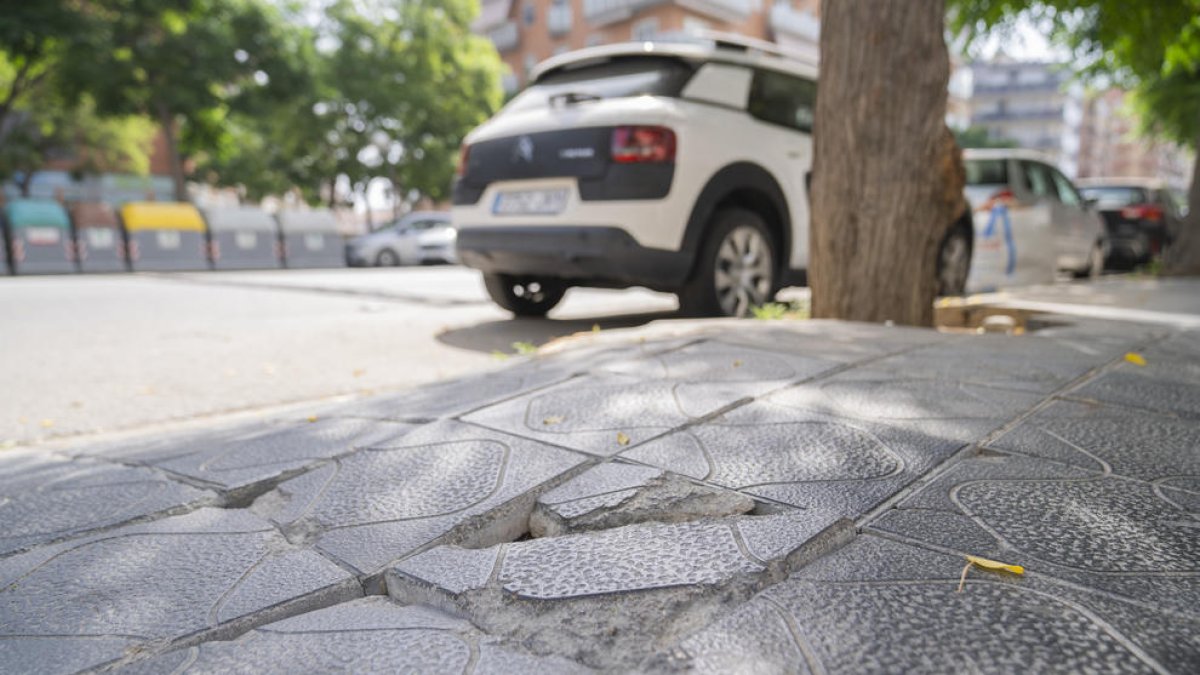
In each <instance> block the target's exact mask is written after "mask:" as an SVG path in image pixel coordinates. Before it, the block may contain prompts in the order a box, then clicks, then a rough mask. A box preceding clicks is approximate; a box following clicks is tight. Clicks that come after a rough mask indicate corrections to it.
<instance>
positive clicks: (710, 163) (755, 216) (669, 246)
mask: <svg viewBox="0 0 1200 675" xmlns="http://www.w3.org/2000/svg"><path fill="white" fill-rule="evenodd" d="M816 77H817V68H816V66H815V65H813V64H808V63H803V62H800V61H796V60H792V59H789V58H787V57H785V56H784V55H782V54H781V53H779V52H777V51H774V49H773V47H772V46H769V45H767V44H766V43H755V42H751V41H738V42H732V41H728V40H724V39H719V40H718V39H714V40H705V41H693V42H655V43H649V42H647V43H627V44H619V45H609V46H603V47H594V48H589V49H583V50H580V51H576V52H572V53H569V54H564V55H561V56H558V57H555V58H552V59H550V60H548V61H546V62H544V63H543V64H541V65H540V66H539V67H538V69H537V70H536V71H535V72H534V76H533V80H532V84H531V85H530V86H529V87H528V88H527V89H525V90H524V91H523V92H521V93H520V94H519V95H518V96H516V97H515V98H514V99H513V100H512V101H511V102H509V103H508V105H506V106H505V107H504V108H503V109H502V110H501V111H500V112H498V113H497V114H496V115H495V116H494V117H492V118H491V119H490V120H488V121H487V122H485V123H484V124H483V125H481V126H480V127H478V128H477V129H475V130H474V131H472V132H471V133H470V134H469V135H468V136H467V138H466V140H465V142H464V144H463V149H462V158H461V160H460V164H459V174H458V178H457V180H456V181H455V186H454V208H453V210H452V212H451V217H452V220H453V222H454V225H455V227H456V228H457V229H458V252H459V257H460V259H461V261H462V262H463V263H465V264H466V265H468V266H470V267H474V268H476V269H479V270H481V271H482V272H483V274H484V281H485V284H486V286H487V289H488V292H489V294H490V295H491V296H492V298H493V300H495V301H496V303H497V304H499V305H500V306H502V307H504V308H505V309H508V310H510V311H512V312H513V313H514V314H517V315H524V316H537V315H543V314H545V313H546V312H548V311H549V310H550V309H551V308H553V307H554V306H555V305H556V304H557V303H558V301H559V300H561V299H562V296H563V293H564V292H565V291H566V289H567V288H569V287H571V286H596V287H608V288H624V287H629V286H646V287H648V288H652V289H655V290H660V291H666V292H672V293H677V294H678V295H679V298H680V304H681V306H682V307H683V308H684V310H685V311H688V312H691V313H697V314H705V315H714V314H723V315H731V316H745V315H746V314H748V313H749V312H750V308H751V307H752V306H755V305H761V304H763V303H766V302H769V301H770V300H771V299H772V297H774V294H775V292H776V291H777V290H778V289H779V288H780V287H782V286H787V285H802V284H804V283H805V269H806V267H807V263H808V222H809V203H808V195H807V189H806V184H807V182H808V179H809V169H810V166H811V163H812V137H811V131H812V123H813V114H814V103H815V98H816V89H817V85H816ZM966 228H967V229H966V232H967V233H969V232H970V225H969V221H967V224H966ZM964 264H969V260H968V261H967V263H964ZM951 276H954V277H955V278H956V279H957V278H961V279H963V280H965V277H966V270H965V269H963V270H961V271H957V274H954V275H951ZM947 290H952V291H961V289H947Z"/></svg>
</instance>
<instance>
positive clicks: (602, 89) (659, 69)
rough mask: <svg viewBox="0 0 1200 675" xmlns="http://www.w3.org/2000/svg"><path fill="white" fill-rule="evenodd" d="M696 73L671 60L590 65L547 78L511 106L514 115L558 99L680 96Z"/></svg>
mask: <svg viewBox="0 0 1200 675" xmlns="http://www.w3.org/2000/svg"><path fill="white" fill-rule="evenodd" d="M693 72H695V69H694V68H693V67H692V66H690V65H689V64H687V63H685V62H684V61H681V60H679V59H676V58H671V57H647V56H627V57H620V58H613V59H604V60H598V61H586V62H582V63H580V64H578V65H572V66H571V67H569V68H565V69H559V70H554V71H551V72H549V73H547V74H546V75H543V76H542V77H541V78H540V79H538V81H537V82H534V83H533V84H532V85H530V86H529V88H527V89H526V90H525V91H523V92H521V93H520V94H518V95H517V97H516V98H514V99H513V100H512V101H511V102H510V103H509V104H508V109H509V110H510V111H516V110H528V109H530V108H541V107H546V106H548V105H550V100H551V99H552V98H554V97H557V96H565V95H573V96H575V97H577V98H601V99H605V98H624V97H629V96H679V94H680V92H682V91H683V87H684V85H686V84H687V81H688V79H689V78H691V76H692V73H693Z"/></svg>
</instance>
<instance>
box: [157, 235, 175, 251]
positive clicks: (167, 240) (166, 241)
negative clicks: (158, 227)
mask: <svg viewBox="0 0 1200 675" xmlns="http://www.w3.org/2000/svg"><path fill="white" fill-rule="evenodd" d="M157 235H158V236H157V240H158V247H159V248H163V249H170V250H174V249H177V248H179V233H178V232H170V231H167V232H158V233H157Z"/></svg>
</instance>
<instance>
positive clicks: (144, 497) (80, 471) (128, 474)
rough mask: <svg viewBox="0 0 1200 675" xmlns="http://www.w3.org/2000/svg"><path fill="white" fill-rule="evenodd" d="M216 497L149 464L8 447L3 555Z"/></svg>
mask: <svg viewBox="0 0 1200 675" xmlns="http://www.w3.org/2000/svg"><path fill="white" fill-rule="evenodd" d="M216 502H217V495H216V494H215V493H213V492H210V491H207V490H200V489H196V488H193V487H190V486H187V485H183V484H182V483H178V482H175V481H172V480H170V479H168V478H166V477H165V476H163V475H162V474H161V473H158V472H155V471H152V470H150V469H144V468H134V467H128V466H122V465H119V464H109V463H106V462H99V461H92V460H87V459H82V460H69V459H63V458H60V457H55V456H53V455H50V454H48V453H46V452H42V451H35V450H8V451H5V452H3V453H0V523H3V524H4V526H3V528H0V557H2V556H6V555H10V554H12V553H15V552H19V551H23V550H26V549H29V548H32V547H34V546H37V545H39V544H45V543H50V542H55V541H59V540H61V539H64V538H67V537H70V536H76V535H80V534H82V533H86V532H89V531H91V530H97V529H101V528H106V527H113V526H116V525H121V524H124V523H128V522H131V521H135V520H139V519H144V518H150V517H155V516H162V515H166V514H170V513H173V512H176V511H182V510H188V509H193V508H198V507H200V506H206V505H214V504H215V503H216Z"/></svg>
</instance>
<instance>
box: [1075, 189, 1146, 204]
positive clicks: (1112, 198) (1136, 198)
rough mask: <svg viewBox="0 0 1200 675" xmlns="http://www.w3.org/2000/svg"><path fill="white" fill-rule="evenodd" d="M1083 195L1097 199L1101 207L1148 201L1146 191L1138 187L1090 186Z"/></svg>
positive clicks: (1084, 190)
mask: <svg viewBox="0 0 1200 675" xmlns="http://www.w3.org/2000/svg"><path fill="white" fill-rule="evenodd" d="M1083 196H1084V197H1087V198H1088V199H1095V200H1096V205H1097V206H1099V207H1100V208H1104V207H1113V206H1129V205H1130V204H1144V203H1146V191H1145V190H1143V189H1142V188H1138V187H1116V186H1114V187H1089V188H1084V189H1083Z"/></svg>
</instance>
